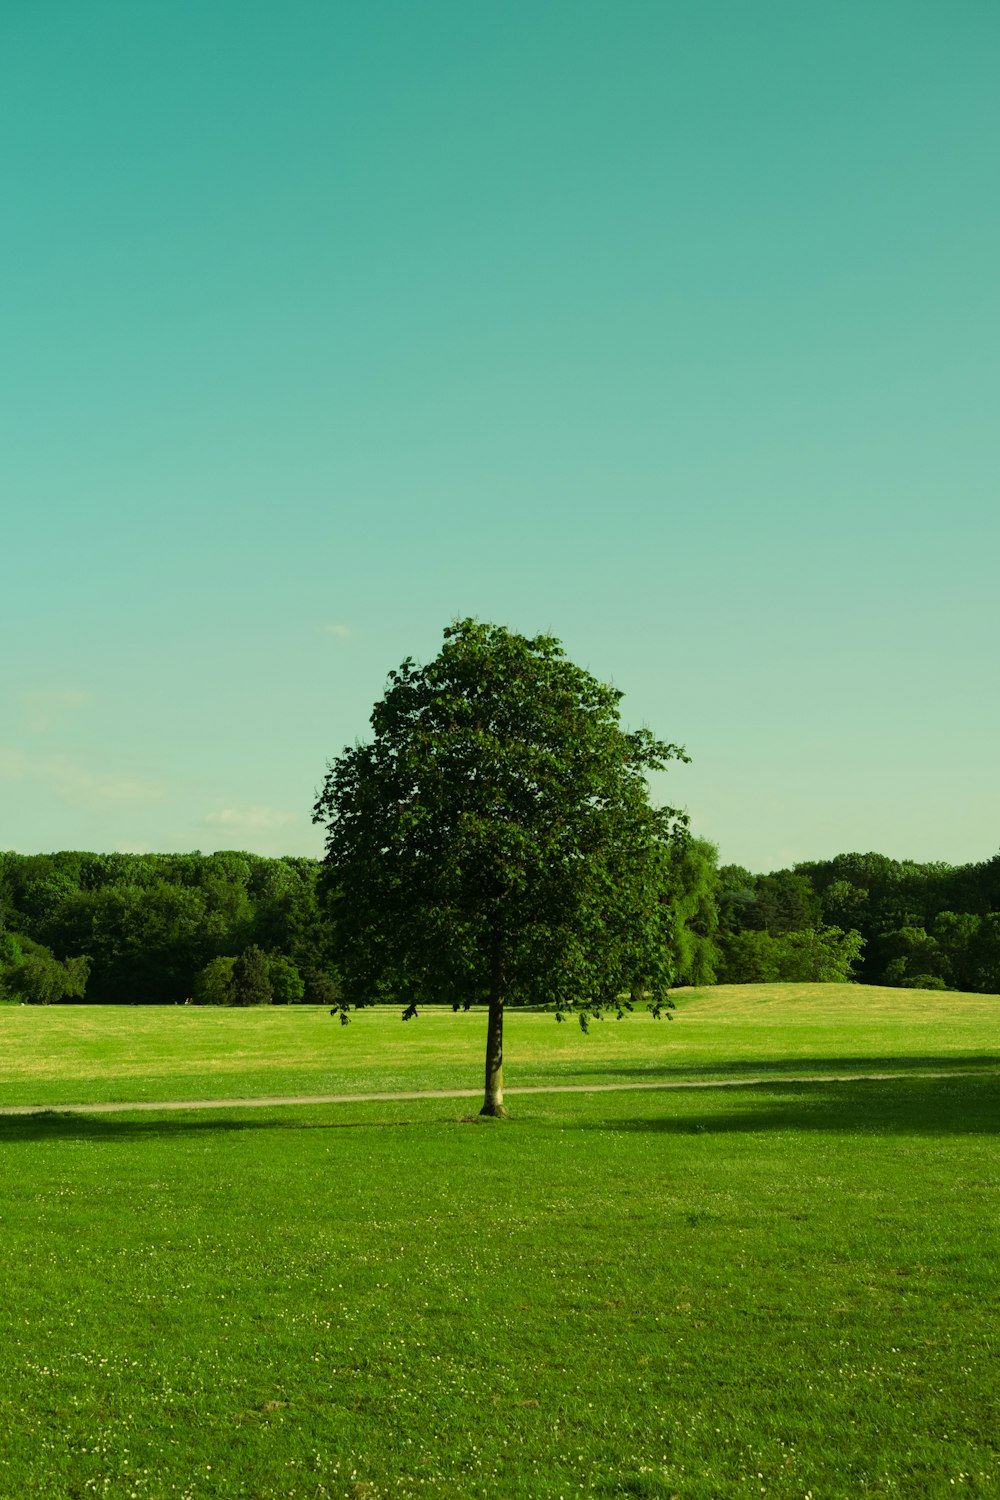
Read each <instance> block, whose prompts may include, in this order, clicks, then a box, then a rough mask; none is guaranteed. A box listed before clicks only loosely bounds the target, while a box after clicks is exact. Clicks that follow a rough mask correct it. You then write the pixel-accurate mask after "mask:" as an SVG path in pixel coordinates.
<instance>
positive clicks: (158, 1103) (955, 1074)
mask: <svg viewBox="0 0 1000 1500" xmlns="http://www.w3.org/2000/svg"><path fill="white" fill-rule="evenodd" d="M990 1075H996V1076H998V1077H1000V1070H998V1069H997V1068H953V1069H949V1070H948V1071H946V1072H945V1071H942V1070H940V1069H928V1070H926V1071H921V1070H918V1071H913V1072H911V1071H909V1070H907V1071H906V1072H902V1071H901V1070H900V1069H898V1068H897V1069H895V1070H893V1071H892V1072H890V1073H801V1074H796V1075H795V1076H794V1077H789V1076H788V1075H787V1074H781V1075H777V1076H776V1075H774V1074H772V1075H771V1076H770V1077H760V1076H759V1075H754V1076H753V1077H747V1078H674V1079H670V1080H669V1081H668V1082H655V1083H649V1082H638V1081H637V1082H634V1083H538V1084H528V1085H526V1086H525V1087H523V1088H517V1087H515V1088H507V1089H504V1095H505V1097H510V1098H513V1097H515V1096H517V1095H522V1094H620V1093H634V1092H635V1091H636V1090H639V1089H646V1090H649V1091H651V1092H652V1091H656V1090H662V1089H743V1088H753V1087H755V1086H758V1085H761V1084H772V1085H773V1084H786V1083H867V1082H871V1083H877V1082H879V1081H886V1080H889V1079H893V1078H968V1077H984V1076H990ZM482 1092H483V1091H482V1089H481V1088H478V1089H402V1090H398V1091H394V1092H389V1093H370V1094H267V1095H259V1096H258V1097H256V1098H254V1099H155V1100H153V1099H148V1100H147V1099H143V1100H132V1101H131V1102H129V1101H124V1102H123V1101H120V1100H119V1101H115V1102H114V1103H109V1104H5V1105H0V1115H37V1114H86V1115H110V1114H122V1113H125V1112H129V1113H132V1112H133V1111H139V1110H144V1111H150V1110H162V1109H264V1108H273V1107H274V1106H275V1105H282V1104H378V1103H387V1102H392V1101H394V1100H399V1101H405V1100H407V1099H478V1098H480V1097H481V1096H482Z"/></svg>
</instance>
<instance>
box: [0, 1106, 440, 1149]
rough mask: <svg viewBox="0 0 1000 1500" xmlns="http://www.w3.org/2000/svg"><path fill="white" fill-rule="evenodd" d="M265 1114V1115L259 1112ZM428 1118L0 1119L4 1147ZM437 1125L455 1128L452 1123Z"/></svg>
mask: <svg viewBox="0 0 1000 1500" xmlns="http://www.w3.org/2000/svg"><path fill="white" fill-rule="evenodd" d="M259 1113H260V1114H261V1115H263V1114H264V1111H262V1110H261V1111H259ZM428 1123H433V1122H429V1121H426V1120H423V1121H417V1120H294V1119H284V1120H276V1119H274V1118H273V1116H272V1117H270V1118H262V1119H252V1118H251V1119H246V1120H233V1119H227V1118H226V1116H225V1114H224V1113H223V1112H222V1111H221V1110H216V1111H213V1117H212V1118H208V1119H199V1120H192V1119H191V1118H189V1117H186V1116H185V1115H183V1114H182V1113H181V1112H180V1111H178V1113H177V1115H176V1117H174V1118H171V1117H169V1116H167V1115H164V1116H154V1117H153V1118H151V1119H146V1120H129V1119H122V1118H120V1117H119V1116H117V1115H99V1114H74V1113H73V1111H72V1110H39V1111H37V1112H35V1113H33V1114H30V1115H2V1116H0V1149H2V1148H3V1147H4V1146H14V1145H18V1144H28V1143H32V1142H36V1141H60V1140H62V1141H119V1142H120V1141H140V1140H153V1139H161V1140H162V1139H171V1138H173V1139H180V1138H182V1137H183V1136H199V1135H209V1134H211V1135H240V1134H243V1133H245V1132H247V1131H262V1130H265V1131H266V1130H271V1131H274V1130H282V1131H305V1130H400V1129H406V1128H407V1127H410V1126H413V1125H417V1124H428ZM437 1123H442V1124H444V1123H448V1124H453V1123H454V1121H453V1120H451V1119H448V1120H447V1121H444V1120H442V1121H440V1122H437Z"/></svg>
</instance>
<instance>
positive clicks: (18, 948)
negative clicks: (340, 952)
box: [0, 852, 336, 1005]
mask: <svg viewBox="0 0 1000 1500" xmlns="http://www.w3.org/2000/svg"><path fill="white" fill-rule="evenodd" d="M321 868H322V867H321V865H320V864H319V863H318V862H317V861H316V860H313V859H291V858H290V859H263V858H260V857H258V856H257V855H253V854H240V853H219V854H204V855H203V854H83V853H76V852H64V853H61V854H32V855H23V854H12V853H7V854H0V988H2V990H3V992H4V994H5V996H6V997H7V998H8V999H21V1000H24V1001H27V1002H31V1003H36V1004H37V1003H42V1004H46V1003H51V1002H52V1001H57V1000H63V999H66V1000H76V999H86V1000H87V1001H89V1002H91V1003H94V1004H99V1005H100V1004H104V1005H106V1004H129V1003H132V1004H135V1003H139V1004H148V1005H163V1004H178V1003H183V1002H184V1001H187V1000H193V1001H195V1002H198V1003H205V1004H252V1003H260V1002H261V1001H262V1000H269V1001H272V1002H277V1003H279V1004H280V1003H289V1002H293V1003H294V1002H295V1001H300V1000H306V1001H311V1002H313V1003H325V1002H328V1001H330V1002H332V1000H333V999H334V998H335V996H336V980H335V972H334V968H333V964H332V960H331V932H330V925H329V922H328V920H327V918H326V916H325V915H324V912H323V907H322V903H321V901H320V899H319V892H318V886H319V876H320V871H321ZM238 961H241V962H238Z"/></svg>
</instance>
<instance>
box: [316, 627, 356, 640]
mask: <svg viewBox="0 0 1000 1500" xmlns="http://www.w3.org/2000/svg"><path fill="white" fill-rule="evenodd" d="M323 630H324V632H325V634H326V635H335V636H336V637H337V639H338V640H339V641H349V640H350V639H351V636H352V635H353V634H354V631H353V630H352V629H351V627H350V626H349V625H324V626H323Z"/></svg>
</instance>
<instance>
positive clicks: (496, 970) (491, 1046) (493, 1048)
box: [479, 932, 507, 1120]
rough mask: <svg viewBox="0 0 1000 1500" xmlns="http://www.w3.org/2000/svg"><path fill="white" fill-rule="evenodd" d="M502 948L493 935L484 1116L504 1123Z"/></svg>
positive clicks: (495, 933) (496, 933)
mask: <svg viewBox="0 0 1000 1500" xmlns="http://www.w3.org/2000/svg"><path fill="white" fill-rule="evenodd" d="M503 1000H504V983H503V944H502V942H501V938H500V934H499V932H494V934H493V951H492V954H491V956H490V1018H489V1022H488V1023H487V1027H486V1095H485V1098H484V1099H483V1107H482V1109H481V1110H480V1111H479V1113H480V1114H481V1115H493V1116H494V1117H495V1118H497V1119H500V1120H502V1119H504V1118H505V1117H506V1114H507V1111H506V1110H505V1109H504V1103H503Z"/></svg>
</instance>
